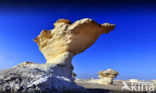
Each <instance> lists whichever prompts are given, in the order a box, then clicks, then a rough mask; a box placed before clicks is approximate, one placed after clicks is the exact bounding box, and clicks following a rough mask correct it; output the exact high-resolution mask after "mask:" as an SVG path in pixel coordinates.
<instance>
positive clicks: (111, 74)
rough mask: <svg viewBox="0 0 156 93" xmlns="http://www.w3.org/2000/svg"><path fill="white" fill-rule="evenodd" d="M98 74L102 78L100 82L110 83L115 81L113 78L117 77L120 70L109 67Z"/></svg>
mask: <svg viewBox="0 0 156 93" xmlns="http://www.w3.org/2000/svg"><path fill="white" fill-rule="evenodd" d="M98 75H99V76H98V77H99V78H100V79H99V80H98V83H99V84H105V85H108V84H112V83H113V79H114V78H115V77H117V75H118V72H116V71H115V70H112V69H107V70H106V71H100V72H99V73H98Z"/></svg>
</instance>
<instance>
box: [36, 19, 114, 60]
mask: <svg viewBox="0 0 156 93" xmlns="http://www.w3.org/2000/svg"><path fill="white" fill-rule="evenodd" d="M54 26H55V28H54V29H52V30H43V31H42V32H41V33H40V35H39V36H38V37H37V38H36V39H34V41H35V42H36V43H37V44H38V46H39V49H40V51H41V52H42V53H43V55H44V56H45V58H46V60H47V63H57V62H58V61H60V60H59V59H60V58H62V57H64V55H66V52H70V53H72V54H73V55H76V54H79V53H81V52H83V51H84V50H86V49H87V48H89V47H90V46H91V45H92V44H94V42H95V41H96V40H97V39H98V37H99V36H100V35H101V34H104V33H109V32H110V31H111V30H113V29H114V27H115V25H114V24H109V23H104V24H98V23H96V22H95V21H94V20H92V19H89V18H85V19H81V20H78V21H76V22H74V23H71V22H70V21H69V20H67V19H59V20H58V21H56V22H55V23H54Z"/></svg>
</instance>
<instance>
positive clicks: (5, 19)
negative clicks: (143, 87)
mask: <svg viewBox="0 0 156 93" xmlns="http://www.w3.org/2000/svg"><path fill="white" fill-rule="evenodd" d="M59 1H61V0H59ZM81 1H82V0H81ZM81 1H79V0H75V1H72V2H71V3H68V4H66V3H61V4H60V3H58V2H54V3H53V2H50V3H51V4H44V5H42V4H35V5H33V3H32V4H29V3H28V4H25V2H22V4H19V5H18V4H15V5H10V4H9V5H3V6H1V7H0V69H1V70H2V69H5V68H9V67H12V66H15V65H17V64H20V63H22V62H24V61H30V62H35V63H45V62H46V60H45V58H44V57H43V55H42V54H41V53H40V51H39V49H38V46H37V44H36V43H35V42H33V39H34V38H35V37H36V36H38V35H39V33H40V32H41V30H43V29H47V30H50V29H53V28H54V27H53V23H54V22H55V21H56V20H57V19H60V18H66V19H69V20H71V21H72V22H74V21H76V20H79V19H82V18H91V19H94V20H95V21H97V22H98V23H105V22H109V23H113V24H116V28H115V30H114V31H112V32H110V33H109V34H103V35H101V36H100V38H99V39H98V40H97V41H96V43H95V44H94V45H93V46H92V47H90V48H89V49H87V50H86V51H85V52H83V53H81V54H78V55H76V56H75V57H74V58H73V62H72V63H73V65H74V72H76V73H77V78H91V77H97V72H98V71H101V70H106V69H109V68H111V69H114V70H116V71H118V72H119V74H120V75H119V76H118V78H117V79H130V78H138V79H142V80H150V79H156V75H155V74H156V68H155V66H156V12H155V10H156V7H155V6H154V4H153V3H148V2H147V3H143V4H142V3H141V4H140V3H139V4H138V3H137V2H136V3H135V2H134V0H132V1H133V2H132V3H129V4H127V3H126V2H125V3H124V2H122V0H120V1H121V2H122V3H121V4H119V3H117V4H115V3H111V2H106V3H104V2H100V3H94V1H93V2H89V3H87V2H85V3H81ZM112 1H113V0H112ZM139 1H140V0H139ZM144 1H146V0H144ZM147 1H148V0H147ZM107 3H108V4H107Z"/></svg>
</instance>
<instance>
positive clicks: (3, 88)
mask: <svg viewBox="0 0 156 93" xmlns="http://www.w3.org/2000/svg"><path fill="white" fill-rule="evenodd" d="M54 26H55V28H54V29H52V30H49V31H48V30H43V31H42V32H41V33H40V35H39V36H38V37H37V38H36V39H34V41H35V42H37V44H38V46H39V49H40V51H41V52H42V53H43V55H44V56H45V58H46V60H47V62H46V63H47V64H35V63H32V62H25V63H22V64H20V65H17V66H15V67H13V68H9V69H6V70H3V71H0V93H7V92H9V93H10V92H11V93H18V92H19V93H21V92H22V93H28V92H33V93H34V92H35V93H52V92H54V93H57V92H65V93H66V92H71V91H75V92H78V91H77V90H79V91H80V90H83V88H82V87H80V86H77V85H76V84H75V83H74V77H75V75H73V66H72V64H71V62H72V58H73V56H74V55H76V54H79V53H81V52H83V51H84V50H86V49H87V48H88V47H90V46H91V45H92V44H94V42H95V41H96V40H97V39H98V37H99V36H100V35H101V34H104V33H108V32H109V31H111V30H113V29H114V27H115V25H114V24H109V23H104V24H98V23H96V22H95V21H94V20H92V19H88V18H86V19H82V20H79V21H76V22H74V23H73V24H72V23H71V22H70V21H69V20H66V19H60V20H58V21H57V22H56V23H54ZM72 76H74V77H72Z"/></svg>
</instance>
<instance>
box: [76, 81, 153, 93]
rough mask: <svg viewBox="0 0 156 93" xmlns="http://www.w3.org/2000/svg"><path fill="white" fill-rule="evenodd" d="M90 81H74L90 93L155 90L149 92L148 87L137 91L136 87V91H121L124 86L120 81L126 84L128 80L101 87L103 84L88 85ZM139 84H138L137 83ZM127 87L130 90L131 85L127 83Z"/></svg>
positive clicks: (134, 92) (146, 92)
mask: <svg viewBox="0 0 156 93" xmlns="http://www.w3.org/2000/svg"><path fill="white" fill-rule="evenodd" d="M90 80H91V79H76V80H75V82H76V83H77V85H79V86H83V87H84V88H85V89H88V90H89V91H90V93H156V89H154V91H149V89H148V88H149V87H148V86H147V91H146V87H145V86H144V87H143V91H142V90H140V91H139V90H138V86H136V90H137V91H134V90H133V91H132V90H130V91H129V90H121V88H122V87H123V86H124V85H123V82H122V81H125V82H127V81H128V80H114V81H113V84H111V85H103V84H97V83H90V82H89V81H90ZM144 82H151V81H144ZM139 84H140V83H139ZM151 84H153V85H154V88H155V87H156V84H154V83H151ZM127 85H128V87H129V88H130V89H131V83H130V82H129V83H128V84H127Z"/></svg>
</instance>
